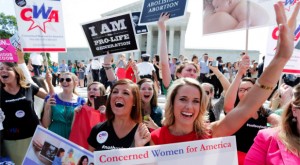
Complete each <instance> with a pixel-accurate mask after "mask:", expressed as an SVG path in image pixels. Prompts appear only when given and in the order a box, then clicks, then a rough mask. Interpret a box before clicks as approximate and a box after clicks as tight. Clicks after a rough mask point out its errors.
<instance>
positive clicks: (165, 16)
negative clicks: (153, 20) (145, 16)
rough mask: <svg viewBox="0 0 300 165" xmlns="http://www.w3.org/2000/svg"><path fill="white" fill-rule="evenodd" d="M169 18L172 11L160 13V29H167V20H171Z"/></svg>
mask: <svg viewBox="0 0 300 165" xmlns="http://www.w3.org/2000/svg"><path fill="white" fill-rule="evenodd" d="M169 18H170V13H161V14H160V17H159V20H158V22H157V25H158V28H159V29H160V30H166V25H165V22H166V21H167V20H169Z"/></svg>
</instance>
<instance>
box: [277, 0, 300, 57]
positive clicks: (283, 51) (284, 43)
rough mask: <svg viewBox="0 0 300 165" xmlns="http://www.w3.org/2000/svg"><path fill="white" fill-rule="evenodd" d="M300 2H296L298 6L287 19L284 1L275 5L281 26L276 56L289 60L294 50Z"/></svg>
mask: <svg viewBox="0 0 300 165" xmlns="http://www.w3.org/2000/svg"><path fill="white" fill-rule="evenodd" d="M299 8H300V3H299V2H297V3H296V7H295V8H294V11H293V13H292V15H291V17H290V18H289V19H288V20H287V18H286V14H285V9H284V4H283V2H280V1H279V2H277V3H276V4H275V5H274V9H275V13H276V22H277V24H278V26H279V37H278V40H277V49H276V55H275V58H280V59H284V60H289V59H290V57H291V56H292V54H293V50H294V38H295V35H294V31H295V28H296V22H297V15H298V12H299Z"/></svg>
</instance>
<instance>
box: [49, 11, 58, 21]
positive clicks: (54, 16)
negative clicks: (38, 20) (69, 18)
mask: <svg viewBox="0 0 300 165" xmlns="http://www.w3.org/2000/svg"><path fill="white" fill-rule="evenodd" d="M53 19H54V22H58V21H59V20H58V11H57V10H52V12H51V13H50V16H49V17H48V20H49V21H50V22H52V20H53Z"/></svg>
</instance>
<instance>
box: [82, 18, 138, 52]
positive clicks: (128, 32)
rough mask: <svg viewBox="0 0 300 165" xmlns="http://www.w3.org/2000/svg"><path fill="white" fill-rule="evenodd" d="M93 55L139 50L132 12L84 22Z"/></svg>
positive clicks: (83, 26) (84, 29)
mask: <svg viewBox="0 0 300 165" xmlns="http://www.w3.org/2000/svg"><path fill="white" fill-rule="evenodd" d="M82 28H83V31H84V33H85V36H86V38H87V40H88V43H89V45H90V49H91V51H92V53H93V56H101V55H106V54H107V52H109V53H121V52H128V51H135V50H138V45H137V42H136V38H135V33H134V29H133V24H132V19H131V14H130V13H126V14H120V15H117V16H112V17H107V18H104V19H101V20H98V21H93V22H89V23H86V24H82Z"/></svg>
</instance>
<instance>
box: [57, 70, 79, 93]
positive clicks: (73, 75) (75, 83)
mask: <svg viewBox="0 0 300 165" xmlns="http://www.w3.org/2000/svg"><path fill="white" fill-rule="evenodd" d="M65 75H69V76H71V78H72V80H73V82H74V88H73V93H74V94H76V95H78V96H79V94H78V93H77V91H76V85H77V83H78V77H77V76H76V75H75V74H74V73H71V72H64V73H63V74H61V75H60V77H62V76H65Z"/></svg>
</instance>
